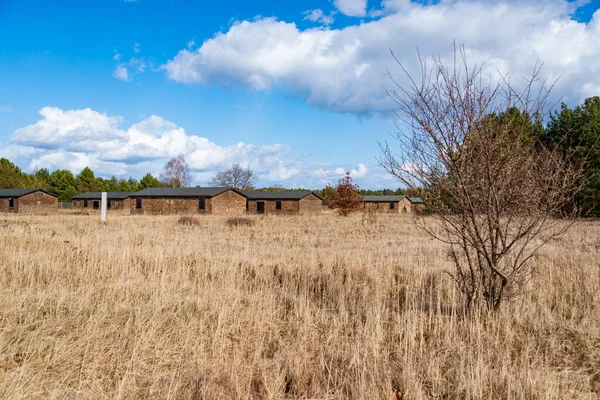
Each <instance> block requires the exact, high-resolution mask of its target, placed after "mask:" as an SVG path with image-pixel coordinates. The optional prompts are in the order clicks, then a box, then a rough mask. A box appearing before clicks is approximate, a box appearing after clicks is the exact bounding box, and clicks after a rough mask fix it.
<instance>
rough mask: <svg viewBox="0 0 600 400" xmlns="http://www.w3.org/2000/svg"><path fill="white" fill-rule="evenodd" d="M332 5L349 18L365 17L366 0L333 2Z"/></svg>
mask: <svg viewBox="0 0 600 400" xmlns="http://www.w3.org/2000/svg"><path fill="white" fill-rule="evenodd" d="M333 5H335V7H336V8H337V9H338V10H340V12H341V13H342V14H344V15H347V16H349V17H364V16H365V15H367V0H335V1H334V2H333Z"/></svg>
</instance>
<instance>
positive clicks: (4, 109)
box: [0, 104, 13, 113]
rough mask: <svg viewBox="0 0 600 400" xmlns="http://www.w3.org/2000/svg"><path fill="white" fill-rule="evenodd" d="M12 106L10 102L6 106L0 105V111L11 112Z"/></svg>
mask: <svg viewBox="0 0 600 400" xmlns="http://www.w3.org/2000/svg"><path fill="white" fill-rule="evenodd" d="M12 110H13V108H12V106H11V105H10V104H8V105H6V106H0V113H9V112H12Z"/></svg>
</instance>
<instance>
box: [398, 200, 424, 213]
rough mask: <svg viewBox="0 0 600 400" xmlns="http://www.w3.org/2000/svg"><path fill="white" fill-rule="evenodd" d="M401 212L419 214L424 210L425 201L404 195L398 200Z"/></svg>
mask: <svg viewBox="0 0 600 400" xmlns="http://www.w3.org/2000/svg"><path fill="white" fill-rule="evenodd" d="M400 207H401V208H400V209H401V210H402V211H401V212H411V213H413V214H421V213H423V211H424V210H425V203H423V199H421V198H420V197H409V196H405V197H404V199H403V200H402V201H401V202H400Z"/></svg>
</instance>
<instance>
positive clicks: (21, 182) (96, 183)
mask: <svg viewBox="0 0 600 400" xmlns="http://www.w3.org/2000/svg"><path fill="white" fill-rule="evenodd" d="M149 187H163V184H162V183H161V182H160V181H159V180H158V179H156V178H155V177H154V176H152V175H151V174H146V175H144V177H143V178H142V179H140V180H139V181H138V180H136V179H134V178H129V179H117V178H116V177H114V176H113V177H111V178H108V179H104V178H101V177H97V176H95V174H94V172H93V171H92V170H91V169H90V168H88V167H85V168H84V169H83V170H81V172H80V173H79V174H77V175H73V173H72V172H71V171H69V170H67V169H57V170H55V171H52V172H49V171H48V170H47V169H45V168H42V169H40V170H37V171H35V172H34V173H32V174H28V173H25V172H23V171H22V170H21V169H20V168H19V167H18V166H16V165H15V164H13V163H12V162H11V161H9V160H8V159H6V158H2V159H0V188H41V189H45V190H48V191H50V192H52V193H56V194H57V195H58V196H59V198H60V201H71V198H72V197H73V196H75V195H77V194H79V193H84V192H135V191H138V190H142V189H146V188H149Z"/></svg>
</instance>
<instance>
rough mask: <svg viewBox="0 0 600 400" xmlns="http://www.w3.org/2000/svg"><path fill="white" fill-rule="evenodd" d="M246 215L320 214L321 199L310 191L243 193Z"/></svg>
mask: <svg viewBox="0 0 600 400" xmlns="http://www.w3.org/2000/svg"><path fill="white" fill-rule="evenodd" d="M244 194H245V195H246V197H247V198H248V203H247V213H248V214H284V215H293V214H320V213H321V203H322V200H323V199H322V198H321V197H319V196H318V195H317V194H316V193H314V192H311V191H308V190H307V191H301V192H300V191H299V192H293V191H286V192H244Z"/></svg>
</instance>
